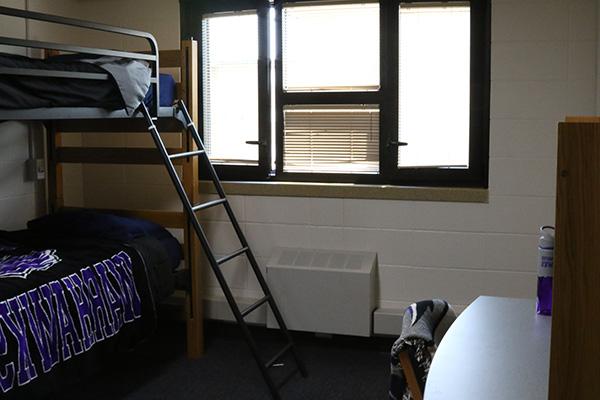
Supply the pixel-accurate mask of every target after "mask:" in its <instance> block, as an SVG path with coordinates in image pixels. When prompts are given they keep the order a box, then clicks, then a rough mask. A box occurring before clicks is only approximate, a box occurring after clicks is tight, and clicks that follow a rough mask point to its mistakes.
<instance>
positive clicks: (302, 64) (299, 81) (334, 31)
mask: <svg viewBox="0 0 600 400" xmlns="http://www.w3.org/2000/svg"><path fill="white" fill-rule="evenodd" d="M282 29H283V35H282V36H283V37H282V45H283V49H282V50H283V89H284V90H286V91H289V92H299V91H300V92H301V91H305V92H311V91H365V90H377V89H379V4H378V3H377V2H361V3H343V2H341V3H340V2H337V4H336V2H329V3H327V4H319V3H318V2H317V3H316V5H315V3H311V4H308V3H289V4H286V5H284V7H283V17H282Z"/></svg>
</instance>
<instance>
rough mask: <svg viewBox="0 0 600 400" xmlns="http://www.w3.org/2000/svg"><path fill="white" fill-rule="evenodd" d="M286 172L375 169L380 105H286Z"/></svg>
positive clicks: (373, 170)
mask: <svg viewBox="0 0 600 400" xmlns="http://www.w3.org/2000/svg"><path fill="white" fill-rule="evenodd" d="M283 113H284V154H283V162H284V166H283V170H284V171H285V172H297V173H298V172H312V173H315V172H322V173H378V172H379V106H377V105H291V106H285V107H284V109H283Z"/></svg>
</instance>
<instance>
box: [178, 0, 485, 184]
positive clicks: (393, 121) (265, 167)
mask: <svg viewBox="0 0 600 400" xmlns="http://www.w3.org/2000/svg"><path fill="white" fill-rule="evenodd" d="M296 2H298V3H300V2H302V3H307V4H309V3H315V4H318V3H319V0H286V1H283V0H275V1H274V3H272V4H271V3H269V2H268V1H267V0H261V1H256V0H227V1H219V2H208V1H193V0H181V5H182V7H181V10H182V37H190V36H192V37H198V38H200V40H201V38H202V32H201V22H200V21H201V17H202V15H204V14H209V13H215V12H231V11H242V10H257V11H258V15H259V25H260V32H259V42H260V44H259V46H260V49H259V54H260V57H259V135H260V138H259V141H260V143H261V144H260V145H259V146H260V149H259V166H258V167H253V166H238V165H223V164H218V165H215V167H216V170H217V172H218V174H219V176H220V177H221V179H223V180H229V181H283V182H325V183H355V184H380V185H384V184H385V185H397V186H430V187H439V186H446V187H483V188H487V187H488V168H489V120H490V38H491V2H490V0H470V1H464V0H456V1H431V0H380V1H379V5H380V88H379V90H377V91H365V92H285V91H284V89H283V70H282V67H283V62H284V60H283V59H282V10H283V5H284V4H285V3H296ZM358 2H359V1H357V3H358ZM210 3H213V4H210ZM407 3H429V4H443V3H463V4H465V3H469V4H470V8H471V12H470V16H471V17H470V18H471V58H470V62H471V71H470V73H471V79H470V122H469V168H467V169H453V168H436V167H419V168H398V151H397V145H396V144H395V142H397V140H398V112H399V109H398V80H399V72H398V71H399V68H398V63H399V34H398V27H399V8H400V6H401V4H407ZM270 7H274V8H275V24H276V25H275V30H276V40H277V43H276V45H275V49H276V55H275V60H274V68H275V88H271V85H270V68H271V65H270V62H269V58H268V56H269V54H268V51H269V45H270V44H269V33H268V14H269V8H270ZM199 53H201V52H199ZM199 57H200V68H202V59H201V58H202V56H201V54H199ZM200 70H201V69H200ZM261 76H262V78H261ZM199 85H200V88H199V92H200V94H201V97H200V98H201V99H202V78H200V79H199ZM271 90H274V91H275V116H276V121H275V143H274V145H275V149H276V151H275V154H276V160H275V171H272V170H271V164H272V160H271V147H272V145H273V144H272V143H271V111H270V107H271V105H270V101H271V95H272V93H271ZM200 103H202V102H200ZM306 104H374V105H379V110H380V140H379V155H380V170H379V174H340V173H293V172H284V171H283V142H284V138H283V107H284V106H285V105H306ZM199 107H200V114H199V115H202V104H200V105H199ZM409 146H410V144H409ZM202 170H203V168H201V171H200V174H201V178H202V177H203V176H204V175H203V171H202Z"/></svg>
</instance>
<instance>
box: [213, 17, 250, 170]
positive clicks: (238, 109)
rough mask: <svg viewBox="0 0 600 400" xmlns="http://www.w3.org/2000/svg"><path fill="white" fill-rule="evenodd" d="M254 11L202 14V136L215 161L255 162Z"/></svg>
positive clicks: (232, 162) (233, 162)
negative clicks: (251, 143)
mask: <svg viewBox="0 0 600 400" xmlns="http://www.w3.org/2000/svg"><path fill="white" fill-rule="evenodd" d="M257 60H258V17H257V15H256V13H255V12H253V13H249V12H248V13H236V14H225V15H223V14H215V15H206V16H204V17H203V19H202V61H203V65H202V88H203V106H204V107H203V118H202V120H203V124H204V142H205V145H206V148H207V150H208V154H209V156H210V157H211V159H212V160H213V161H214V162H217V163H219V162H221V163H230V164H253V165H256V164H257V163H258V146H256V145H249V144H246V141H249V140H252V141H256V140H258V61H257Z"/></svg>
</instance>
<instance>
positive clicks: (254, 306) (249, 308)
mask: <svg viewBox="0 0 600 400" xmlns="http://www.w3.org/2000/svg"><path fill="white" fill-rule="evenodd" d="M270 298H271V297H270V296H265V297H263V298H262V299H260V300H258V301H257V302H256V303H254V304H252V305H251V306H248V308H246V309H245V310H244V311H242V317H245V316H246V315H248V314H250V313H251V312H252V311H254V310H256V309H257V308H258V307H260V306H262V305H263V304H265V303H266V302H267V301H269V299H270Z"/></svg>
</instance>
